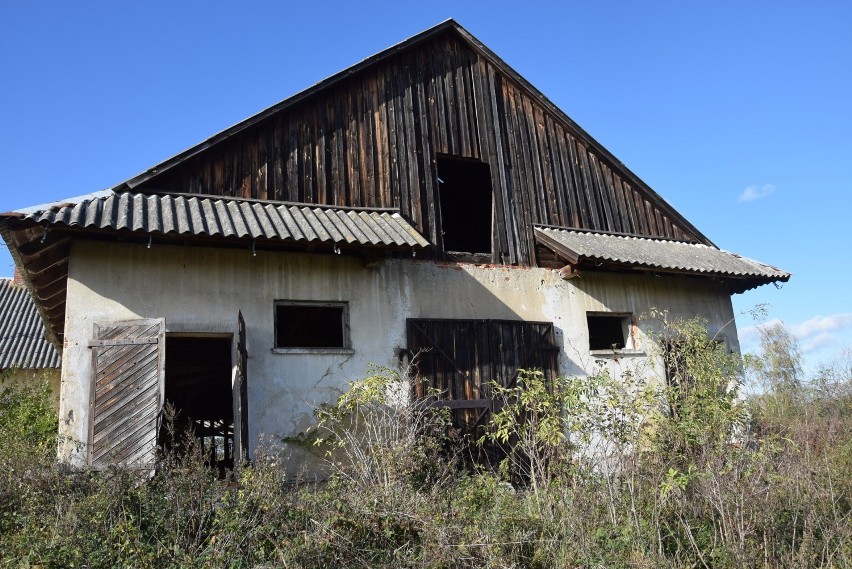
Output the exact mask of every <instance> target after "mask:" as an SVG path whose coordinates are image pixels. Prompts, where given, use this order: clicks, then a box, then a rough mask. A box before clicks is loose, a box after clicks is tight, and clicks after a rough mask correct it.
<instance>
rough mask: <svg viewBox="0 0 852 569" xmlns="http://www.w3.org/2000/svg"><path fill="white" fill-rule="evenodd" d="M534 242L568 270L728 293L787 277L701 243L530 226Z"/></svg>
mask: <svg viewBox="0 0 852 569" xmlns="http://www.w3.org/2000/svg"><path fill="white" fill-rule="evenodd" d="M534 230H535V238H536V241H537V242H538V243H539V244H541V245H543V246H544V247H546V248H547V249H549V250H551V251H552V252H553V253H555V254H556V255H557V256H559V257H560V258H561V259H563V260H564V261H565V263H566V264H568V265H570V266H571V267H572V268H573V269H580V268H586V269H599V270H621V271H644V272H654V273H658V274H676V275H693V276H700V277H709V278H715V279H717V280H722V281H725V282H726V284H727V285H728V287H729V288H730V290H731V292H732V293H739V292H744V291H746V290H749V289H752V288H755V287H757V286H760V285H762V284H767V283H773V282H786V281H788V280H789V279H790V273H787V272H785V271H782V270H780V269H778V268H776V267H773V266H771V265H766V264H764V263H761V262H759V261H755V260H753V259H749V258H747V257H743V256H741V255H737V254H736V253H730V252H728V251H723V250H721V249H718V248H716V247H711V246H710V245H706V244H703V243H688V242H684V241H673V240H663V239H649V238H645V237H636V236H632V235H614V234H611V233H597V232H591V231H578V230H575V229H570V228H567V227H549V226H543V225H537V226H535V229H534Z"/></svg>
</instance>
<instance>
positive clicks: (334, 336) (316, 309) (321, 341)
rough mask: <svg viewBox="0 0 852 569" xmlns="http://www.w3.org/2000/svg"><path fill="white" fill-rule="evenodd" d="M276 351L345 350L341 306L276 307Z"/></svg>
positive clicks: (345, 339)
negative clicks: (288, 349)
mask: <svg viewBox="0 0 852 569" xmlns="http://www.w3.org/2000/svg"><path fill="white" fill-rule="evenodd" d="M275 347H276V348H348V347H349V346H348V339H347V334H346V305H345V304H343V303H336V304H330V303H278V304H276V305H275Z"/></svg>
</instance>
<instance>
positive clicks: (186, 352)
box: [159, 336, 234, 476]
mask: <svg viewBox="0 0 852 569" xmlns="http://www.w3.org/2000/svg"><path fill="white" fill-rule="evenodd" d="M231 344H232V339H231V338H230V337H221V336H220V337H186V336H166V376H165V399H166V405H167V406H170V407H171V408H172V409H174V416H173V418H171V417H169V416H167V417H166V419H167V421H169V422H170V423H171V424H170V425H169V424H167V425H165V427H166V428H161V429H160V434H159V444H160V446H161V448H163V449H164V450H166V451H170V450H172V451H178V452H185V451H187V450H189V448H188V447H192V450H194V451H195V452H198V453H200V454H201V455H202V456H203V457H204V459H205V462H206V463H207V464H208V465H209V466H210V467H211V468H214V469H217V470H218V471H219V473H220V476H224V474H225V472H226V470H231V469H233V468H234V401H233V394H232V389H231V350H232V345H231ZM193 445H194V446H193Z"/></svg>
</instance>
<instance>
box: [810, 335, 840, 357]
mask: <svg viewBox="0 0 852 569" xmlns="http://www.w3.org/2000/svg"><path fill="white" fill-rule="evenodd" d="M836 343H837V338H835V337H834V334H829V333H828V332H823V333H822V334H817V335H816V336H814V337H813V338H810V339H808V340H807V341H804V342H802V353H803V354H807V353H809V352H815V351H817V350H819V349H820V348H824V347H826V346H830V345H831V344H836Z"/></svg>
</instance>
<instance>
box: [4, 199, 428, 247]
mask: <svg viewBox="0 0 852 569" xmlns="http://www.w3.org/2000/svg"><path fill="white" fill-rule="evenodd" d="M4 216H11V217H17V218H19V219H27V220H31V221H35V222H37V223H43V224H46V225H49V226H51V225H66V226H68V227H75V228H80V229H113V230H128V231H134V232H142V233H150V234H155V233H156V234H170V233H171V234H177V235H193V236H198V235H208V236H215V237H235V238H249V239H280V240H286V241H293V242H304V243H312V242H318V243H335V244H340V245H343V244H347V245H361V246H377V247H412V248H413V247H418V248H419V247H426V246H428V245H429V242H428V241H427V240H426V239H425V238H424V237H423V236H422V235H421V234H420V233H419V232H418V231H417V230H416V229H415V228H414V227H413V226H412V225H411V224H410V223H408V222H407V221H406V220H405V218H403V217H402V216H401V215H400V214H399V212H398V211H396V210H389V209H366V208H344V207H330V206H317V205H314V204H294V203H285V202H270V201H260V200H248V199H240V198H223V197H219V196H196V195H187V194H141V193H131V192H103V193H98V194H90V195H89V196H82V197H81V198H75V199H72V200H66V201H60V202H56V203H54V204H47V205H44V206H39V207H38V208H27V209H26V210H20V211H17V212H9V213H7V214H4Z"/></svg>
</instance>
